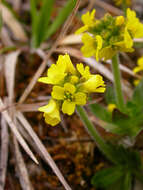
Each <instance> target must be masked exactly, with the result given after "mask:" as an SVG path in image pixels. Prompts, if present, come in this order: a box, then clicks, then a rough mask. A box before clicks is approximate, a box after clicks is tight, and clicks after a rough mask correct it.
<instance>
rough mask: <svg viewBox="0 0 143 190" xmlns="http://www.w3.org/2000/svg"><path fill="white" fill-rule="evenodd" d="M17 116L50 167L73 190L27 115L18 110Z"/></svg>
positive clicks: (68, 188) (68, 189)
mask: <svg viewBox="0 0 143 190" xmlns="http://www.w3.org/2000/svg"><path fill="white" fill-rule="evenodd" d="M17 118H18V120H19V121H20V123H21V124H22V125H23V127H24V128H25V130H26V131H27V132H28V134H29V135H30V136H31V138H32V139H33V141H34V142H35V144H36V146H37V148H38V149H39V151H40V152H41V155H42V157H43V158H44V160H45V161H46V162H47V163H48V164H49V165H50V167H51V168H52V169H53V171H54V173H55V174H56V175H57V177H58V178H59V180H60V181H61V183H62V184H63V186H64V187H65V189H66V190H71V188H70V187H69V185H68V184H67V182H66V180H65V179H64V177H63V175H62V174H61V172H60V170H59V169H58V167H57V166H56V164H55V162H54V160H53V159H52V157H51V156H50V154H49V153H48V152H47V150H46V148H45V147H44V145H43V144H42V142H41V140H40V139H39V137H38V136H37V134H36V133H35V132H34V131H33V129H32V127H31V126H30V124H29V123H28V121H27V120H26V119H25V117H24V116H23V114H22V113H20V112H17ZM41 155H40V156H41Z"/></svg>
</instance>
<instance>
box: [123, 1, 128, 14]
mask: <svg viewBox="0 0 143 190" xmlns="http://www.w3.org/2000/svg"><path fill="white" fill-rule="evenodd" d="M122 9H123V12H124V16H126V10H127V4H126V0H123V2H122Z"/></svg>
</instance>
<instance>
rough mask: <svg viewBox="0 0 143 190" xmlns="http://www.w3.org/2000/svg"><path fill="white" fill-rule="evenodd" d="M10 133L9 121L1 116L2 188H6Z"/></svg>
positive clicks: (0, 186)
mask: <svg viewBox="0 0 143 190" xmlns="http://www.w3.org/2000/svg"><path fill="white" fill-rule="evenodd" d="M8 144H9V134H8V129H7V123H6V121H5V119H4V118H3V116H2V117H1V150H0V190H4V187H5V178H6V171H7V160H8Z"/></svg>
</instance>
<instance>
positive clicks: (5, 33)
mask: <svg viewBox="0 0 143 190" xmlns="http://www.w3.org/2000/svg"><path fill="white" fill-rule="evenodd" d="M0 37H1V41H2V43H3V44H4V45H5V46H13V45H14V43H13V42H12V40H11V38H10V35H9V33H8V30H7V28H6V27H5V26H4V27H2V30H1V33H0Z"/></svg>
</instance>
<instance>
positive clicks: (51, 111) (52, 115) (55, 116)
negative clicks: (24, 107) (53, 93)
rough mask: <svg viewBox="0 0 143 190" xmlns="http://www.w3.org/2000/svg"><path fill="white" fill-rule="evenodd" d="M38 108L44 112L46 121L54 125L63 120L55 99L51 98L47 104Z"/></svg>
mask: <svg viewBox="0 0 143 190" xmlns="http://www.w3.org/2000/svg"><path fill="white" fill-rule="evenodd" d="M38 110H39V111H41V112H44V117H45V121H46V123H48V124H50V125H52V126H55V125H57V124H58V123H59V122H60V121H61V119H60V112H59V109H58V106H57V103H56V101H55V100H53V99H51V100H50V101H49V103H48V104H47V105H46V106H42V107H40V108H39V109H38Z"/></svg>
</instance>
